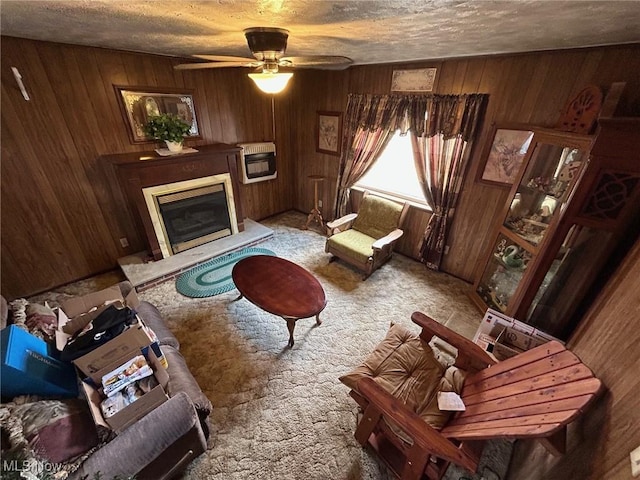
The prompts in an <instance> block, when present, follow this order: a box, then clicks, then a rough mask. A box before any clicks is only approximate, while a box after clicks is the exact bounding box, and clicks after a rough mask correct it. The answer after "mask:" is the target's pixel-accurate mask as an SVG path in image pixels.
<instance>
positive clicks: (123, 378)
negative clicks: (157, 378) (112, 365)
mask: <svg viewBox="0 0 640 480" xmlns="http://www.w3.org/2000/svg"><path fill="white" fill-rule="evenodd" d="M152 374H153V370H152V369H151V367H150V366H149V364H148V363H147V361H146V360H145V358H144V356H142V355H138V356H137V357H135V358H133V359H131V360H129V361H128V362H127V363H125V364H124V365H122V366H120V367H118V368H116V369H115V370H113V371H111V372H109V373H107V374H106V375H104V376H103V377H102V387H103V389H104V394H105V395H106V396H107V397H110V396H112V395H115V394H116V393H117V392H119V391H120V390H122V389H123V388H125V387H126V386H127V385H131V384H132V383H134V382H136V381H137V380H140V379H142V378H145V377H148V376H150V375H152Z"/></svg>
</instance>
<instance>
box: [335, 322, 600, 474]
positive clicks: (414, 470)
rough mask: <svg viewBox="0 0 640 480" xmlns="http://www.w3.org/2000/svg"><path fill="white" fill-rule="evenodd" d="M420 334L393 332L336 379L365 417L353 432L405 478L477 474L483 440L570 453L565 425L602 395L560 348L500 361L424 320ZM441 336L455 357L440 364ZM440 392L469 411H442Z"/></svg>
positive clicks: (588, 374) (550, 346)
mask: <svg viewBox="0 0 640 480" xmlns="http://www.w3.org/2000/svg"><path fill="white" fill-rule="evenodd" d="M411 319H412V320H413V322H414V323H416V324H418V325H419V326H421V327H422V332H421V334H420V336H416V335H414V334H412V333H411V332H409V330H407V329H406V328H404V327H402V326H400V325H393V326H392V327H391V328H390V329H389V333H388V334H387V337H386V338H385V339H384V340H383V342H382V343H380V345H378V347H376V349H375V350H374V352H373V353H372V354H371V355H370V356H369V357H368V358H367V360H366V361H365V363H364V364H363V365H362V366H360V367H358V368H357V369H355V370H354V371H353V372H351V373H349V374H347V375H344V376H343V377H341V378H340V380H341V381H342V382H343V383H344V384H346V385H347V386H349V387H350V388H351V392H350V395H351V396H352V397H353V398H354V399H355V400H356V402H357V403H358V404H359V406H360V407H361V408H362V410H363V411H364V414H363V416H362V418H361V420H360V421H359V424H358V426H357V428H356V431H355V437H356V439H357V440H358V442H359V443H360V444H361V445H363V446H365V445H369V446H371V447H372V448H373V449H374V450H375V451H376V452H377V453H378V454H379V455H380V457H381V458H382V460H383V461H385V463H387V465H388V466H389V467H390V469H391V470H392V471H393V472H394V473H395V474H396V475H397V476H398V477H399V478H402V479H422V478H428V479H440V478H441V477H442V476H443V475H444V473H445V472H446V469H447V467H448V466H449V463H451V462H453V463H455V464H457V465H460V466H461V467H463V468H466V469H467V470H469V471H471V472H475V471H476V469H477V467H478V462H479V459H480V455H481V453H482V446H483V443H482V441H483V440H486V439H491V438H511V439H516V438H536V439H538V440H540V441H541V443H542V444H543V445H544V446H545V447H546V448H547V449H548V450H549V451H550V452H551V453H553V454H556V455H559V454H561V453H564V447H565V441H566V437H565V435H566V426H567V424H569V423H570V422H571V421H573V420H574V419H575V418H576V417H578V415H580V414H581V413H582V412H583V411H584V409H585V408H586V406H587V405H588V404H589V403H590V402H591V401H592V400H593V399H594V398H595V397H596V395H597V394H598V393H599V391H600V390H601V387H602V385H601V382H600V380H598V379H597V378H595V377H594V375H593V373H592V372H591V371H590V370H589V369H588V368H587V367H586V366H585V365H583V364H582V362H581V361H580V359H579V358H578V357H577V356H575V355H574V354H573V353H572V352H570V351H569V350H566V349H565V347H564V346H563V345H562V344H561V343H559V342H556V341H552V342H549V343H546V344H543V345H540V346H539V347H536V348H534V349H532V350H529V351H527V352H524V353H522V354H520V355H517V356H515V357H512V358H509V359H507V360H505V361H504V362H500V363H496V361H495V360H494V359H493V358H491V357H490V356H489V355H488V354H487V353H486V352H485V351H484V350H482V349H481V348H480V347H479V346H477V345H476V344H474V343H473V342H471V341H470V340H468V339H467V338H465V337H462V336H461V335H458V334H457V333H455V332H453V331H452V330H449V329H448V328H446V327H444V326H443V325H441V324H439V323H438V322H436V321H435V320H433V319H431V318H429V317H427V316H426V315H424V314H422V313H420V312H414V313H413V315H412V316H411ZM434 335H435V336H437V337H440V338H441V339H443V340H444V341H445V342H447V343H449V344H450V345H452V346H454V347H455V348H456V349H457V350H458V355H457V357H456V360H455V363H454V365H453V366H450V367H448V368H445V367H444V366H442V365H439V362H438V361H437V360H436V359H435V357H434V354H433V351H432V349H431V347H430V345H429V344H428V342H429V341H430V340H431V338H432V337H433V336H434ZM439 391H456V392H457V393H458V394H459V395H460V396H461V397H462V400H463V402H464V404H465V406H466V410H464V411H462V412H456V413H455V414H452V412H444V411H440V410H439V409H438V406H437V394H438V392H439Z"/></svg>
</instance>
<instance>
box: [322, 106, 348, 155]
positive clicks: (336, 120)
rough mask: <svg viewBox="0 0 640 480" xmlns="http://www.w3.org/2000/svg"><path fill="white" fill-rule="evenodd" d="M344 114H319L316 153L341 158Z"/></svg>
mask: <svg viewBox="0 0 640 480" xmlns="http://www.w3.org/2000/svg"><path fill="white" fill-rule="evenodd" d="M341 135H342V112H318V119H317V121H316V151H317V152H320V153H328V154H330V155H338V156H340V144H341V140H342V137H341Z"/></svg>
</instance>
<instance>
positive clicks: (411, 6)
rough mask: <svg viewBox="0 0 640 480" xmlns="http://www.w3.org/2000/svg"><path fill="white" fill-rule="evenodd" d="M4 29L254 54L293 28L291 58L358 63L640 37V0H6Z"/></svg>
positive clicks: (1, 10)
mask: <svg viewBox="0 0 640 480" xmlns="http://www.w3.org/2000/svg"><path fill="white" fill-rule="evenodd" d="M0 16H1V20H2V22H1V33H2V34H3V35H9V36H15V37H23V38H32V39H38V40H49V41H55V42H62V43H72V44H79V45H90V46H97V47H107V48H114V49H121V50H131V51H138V52H147V53H156V54H161V55H173V56H181V57H188V56H190V55H194V54H219V55H241V56H250V52H249V49H248V47H247V44H246V41H245V38H244V35H243V33H242V30H243V29H244V28H247V27H256V26H269V27H282V28H287V29H289V30H290V35H289V45H288V48H287V55H344V56H347V57H350V58H352V59H353V60H354V63H356V64H367V63H389V62H402V61H410V60H417V59H435V58H443V57H456V56H468V55H481V54H494V53H509V52H523V51H533V50H547V49H563V48H572V47H583V46H594V45H607V44H617V43H629V42H640V1H634V0H631V1H608V0H603V1H579V0H569V1H565V0H557V1H554V0H548V1H541V0H511V1H507V0H503V1H493V0H473V1H471V0H470V1H456V0H342V1H335V0H333V1H329V0H261V1H260V0H258V1H256V0H211V1H184V0H183V1H179V0H172V1H137V0H130V1H121V0H109V1H101V0H72V1H31V0H26V1H14V0H2V1H1V3H0Z"/></svg>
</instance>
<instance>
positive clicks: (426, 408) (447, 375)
mask: <svg viewBox="0 0 640 480" xmlns="http://www.w3.org/2000/svg"><path fill="white" fill-rule="evenodd" d="M365 377H369V378H372V379H373V380H374V381H375V382H376V383H377V384H378V385H380V386H381V387H382V388H384V389H385V390H386V391H387V392H389V393H390V394H392V395H393V396H394V397H396V398H398V399H399V400H401V401H402V402H404V403H405V404H406V405H407V406H408V407H409V408H411V410H413V411H414V412H415V413H416V414H418V415H419V416H420V417H421V418H422V419H423V420H424V421H425V422H426V423H428V424H429V425H431V426H432V427H433V428H437V429H440V428H442V427H443V426H444V425H445V424H446V423H447V420H448V419H449V417H450V416H451V413H452V412H443V411H440V409H439V408H438V399H437V393H438V392H439V391H443V392H450V391H456V392H458V393H459V392H460V391H461V390H462V383H463V381H464V377H463V376H462V373H461V372H460V371H459V370H458V369H457V368H455V367H448V368H446V367H445V366H443V365H442V364H441V363H440V362H438V360H437V359H436V357H435V355H434V352H433V350H432V349H431V347H430V346H429V344H428V343H426V342H425V341H423V340H422V339H420V337H419V336H417V335H415V334H414V333H412V332H411V331H409V330H407V329H406V328H405V327H403V326H401V325H392V326H391V328H389V331H388V332H387V335H386V337H385V338H384V340H383V341H382V342H381V343H380V344H379V345H378V346H377V347H376V348H375V349H374V351H373V352H372V353H371V354H369V356H368V357H367V359H366V360H365V361H364V363H363V364H362V365H360V366H359V367H357V368H356V369H355V370H353V371H352V372H350V373H348V374H347V375H344V376H342V377H340V381H341V382H342V383H344V384H345V385H347V386H348V387H349V388H351V389H352V390H355V391H356V392H358V389H357V385H356V384H357V382H358V381H359V380H360V379H362V378H365Z"/></svg>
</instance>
